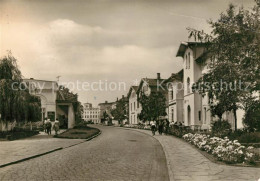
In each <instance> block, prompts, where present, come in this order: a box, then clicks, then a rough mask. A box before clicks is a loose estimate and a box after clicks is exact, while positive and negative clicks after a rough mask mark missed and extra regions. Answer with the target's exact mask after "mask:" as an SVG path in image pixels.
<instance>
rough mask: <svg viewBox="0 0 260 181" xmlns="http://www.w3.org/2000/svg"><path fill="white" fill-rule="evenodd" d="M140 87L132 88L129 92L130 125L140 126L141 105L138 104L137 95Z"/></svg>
mask: <svg viewBox="0 0 260 181" xmlns="http://www.w3.org/2000/svg"><path fill="white" fill-rule="evenodd" d="M137 89H138V86H131V87H130V89H129V92H128V94H127V98H128V100H129V104H128V106H129V111H128V112H129V117H128V119H129V124H138V123H139V121H140V120H139V119H138V114H139V113H140V110H141V108H140V106H141V105H140V103H139V102H138V94H137Z"/></svg>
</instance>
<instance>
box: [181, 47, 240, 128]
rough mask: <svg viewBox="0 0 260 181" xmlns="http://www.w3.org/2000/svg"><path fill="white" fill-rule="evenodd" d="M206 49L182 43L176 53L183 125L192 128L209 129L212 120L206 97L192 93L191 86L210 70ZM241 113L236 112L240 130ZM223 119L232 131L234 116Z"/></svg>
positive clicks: (227, 113) (225, 115) (225, 114)
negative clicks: (180, 74) (180, 72)
mask: <svg viewBox="0 0 260 181" xmlns="http://www.w3.org/2000/svg"><path fill="white" fill-rule="evenodd" d="M206 53H207V52H206V49H205V45H204V44H203V43H199V42H182V43H181V44H180V47H179V49H178V52H177V55H176V56H177V57H182V58H183V62H182V64H183V80H182V82H183V88H184V89H183V91H184V94H183V110H184V111H183V112H184V116H183V118H184V124H185V125H186V126H191V127H192V128H196V127H201V128H202V129H210V126H211V123H212V121H213V120H214V118H213V117H212V116H211V113H210V110H209V100H208V96H207V95H206V96H202V95H200V94H199V93H197V92H192V84H193V83H195V82H197V81H198V80H199V78H201V77H202V76H203V74H205V73H207V72H208V70H209V69H210V66H209V65H210V62H211V61H212V60H211V59H210V58H209V57H207V56H206ZM243 114H244V113H243V111H242V110H238V111H237V127H238V128H241V127H243V125H242V117H243ZM223 118H224V119H228V120H229V121H230V124H231V127H232V129H234V126H235V125H234V122H235V121H234V116H233V114H232V113H229V112H226V113H224V114H223Z"/></svg>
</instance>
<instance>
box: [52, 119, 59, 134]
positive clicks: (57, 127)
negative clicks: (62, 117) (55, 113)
mask: <svg viewBox="0 0 260 181" xmlns="http://www.w3.org/2000/svg"><path fill="white" fill-rule="evenodd" d="M59 127H60V122H59V120H58V119H56V120H55V121H54V124H53V129H54V131H55V135H57V134H58V131H59Z"/></svg>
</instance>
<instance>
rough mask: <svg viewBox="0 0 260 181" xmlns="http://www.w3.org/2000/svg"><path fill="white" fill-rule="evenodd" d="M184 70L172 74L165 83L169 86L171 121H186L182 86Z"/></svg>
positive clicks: (169, 118) (169, 117) (169, 115)
mask: <svg viewBox="0 0 260 181" xmlns="http://www.w3.org/2000/svg"><path fill="white" fill-rule="evenodd" d="M182 76H183V73H182V71H181V72H179V73H178V74H172V75H171V77H169V78H168V79H167V80H166V81H165V83H166V84H167V87H168V100H169V103H168V106H169V109H168V111H169V113H168V120H169V122H173V123H176V122H180V123H182V124H183V123H184V119H183V117H184V114H183V113H184V111H183V93H184V91H183V88H182Z"/></svg>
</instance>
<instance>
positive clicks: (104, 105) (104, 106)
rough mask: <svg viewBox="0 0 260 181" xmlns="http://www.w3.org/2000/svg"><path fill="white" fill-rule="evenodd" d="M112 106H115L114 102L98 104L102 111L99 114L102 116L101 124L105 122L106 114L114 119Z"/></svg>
mask: <svg viewBox="0 0 260 181" xmlns="http://www.w3.org/2000/svg"><path fill="white" fill-rule="evenodd" d="M112 105H115V103H114V102H107V101H105V102H104V103H99V104H98V108H99V110H100V112H99V114H100V122H103V121H105V117H104V114H105V113H106V115H107V116H108V117H109V118H111V119H112V117H113V116H112V115H111V110H112Z"/></svg>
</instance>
